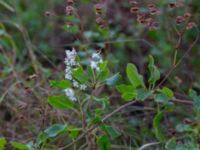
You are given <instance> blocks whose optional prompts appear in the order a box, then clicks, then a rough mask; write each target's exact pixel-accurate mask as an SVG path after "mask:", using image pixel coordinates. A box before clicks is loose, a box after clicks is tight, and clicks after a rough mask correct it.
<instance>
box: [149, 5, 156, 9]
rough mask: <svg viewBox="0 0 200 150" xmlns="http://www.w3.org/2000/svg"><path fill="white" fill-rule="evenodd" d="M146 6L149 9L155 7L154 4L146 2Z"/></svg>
mask: <svg viewBox="0 0 200 150" xmlns="http://www.w3.org/2000/svg"><path fill="white" fill-rule="evenodd" d="M148 8H149V9H152V8H156V5H155V4H148Z"/></svg>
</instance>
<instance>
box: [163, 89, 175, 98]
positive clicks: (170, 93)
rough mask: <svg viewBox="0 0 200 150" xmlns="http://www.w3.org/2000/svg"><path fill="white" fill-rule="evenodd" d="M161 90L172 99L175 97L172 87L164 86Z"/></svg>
mask: <svg viewBox="0 0 200 150" xmlns="http://www.w3.org/2000/svg"><path fill="white" fill-rule="evenodd" d="M161 92H162V93H163V94H164V95H166V96H167V97H169V98H170V99H171V98H173V97H174V93H173V91H172V90H171V89H169V88H168V87H163V88H162V90H161Z"/></svg>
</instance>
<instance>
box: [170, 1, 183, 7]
mask: <svg viewBox="0 0 200 150" xmlns="http://www.w3.org/2000/svg"><path fill="white" fill-rule="evenodd" d="M183 6H184V3H183V2H181V1H177V2H171V3H169V7H170V8H180V7H183Z"/></svg>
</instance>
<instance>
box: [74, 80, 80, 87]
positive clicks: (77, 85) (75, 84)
mask: <svg viewBox="0 0 200 150" xmlns="http://www.w3.org/2000/svg"><path fill="white" fill-rule="evenodd" d="M73 86H74V87H76V88H79V83H78V82H77V81H76V80H73Z"/></svg>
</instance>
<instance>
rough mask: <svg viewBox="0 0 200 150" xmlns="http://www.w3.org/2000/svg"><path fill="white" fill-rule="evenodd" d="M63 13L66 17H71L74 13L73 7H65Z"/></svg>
mask: <svg viewBox="0 0 200 150" xmlns="http://www.w3.org/2000/svg"><path fill="white" fill-rule="evenodd" d="M65 11H66V14H67V15H68V16H71V15H73V13H74V7H73V6H67V7H66V9H65Z"/></svg>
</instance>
